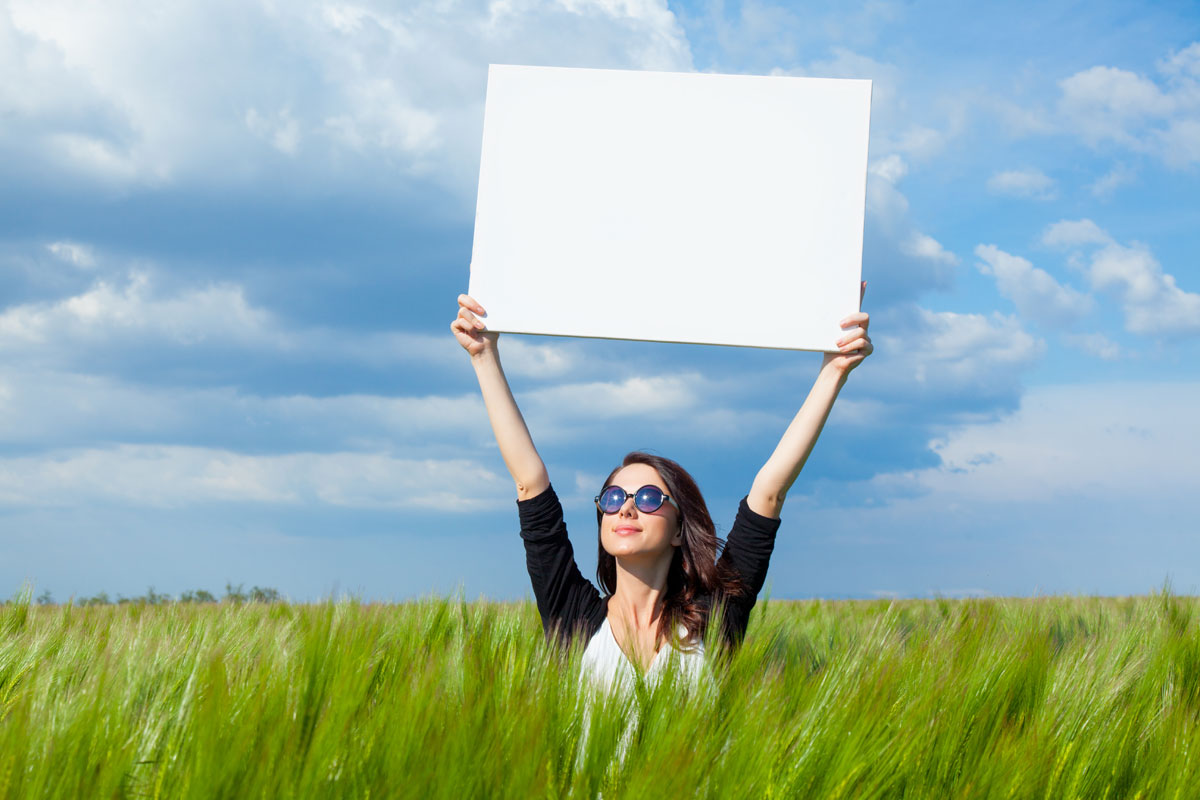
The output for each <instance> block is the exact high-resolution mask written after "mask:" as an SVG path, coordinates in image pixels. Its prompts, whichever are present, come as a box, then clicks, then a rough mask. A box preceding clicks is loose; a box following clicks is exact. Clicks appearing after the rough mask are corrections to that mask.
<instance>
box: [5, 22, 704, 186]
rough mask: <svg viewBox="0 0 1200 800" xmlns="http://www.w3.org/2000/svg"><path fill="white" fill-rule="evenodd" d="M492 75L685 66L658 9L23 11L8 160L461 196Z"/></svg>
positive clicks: (684, 47)
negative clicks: (267, 149) (360, 183)
mask: <svg viewBox="0 0 1200 800" xmlns="http://www.w3.org/2000/svg"><path fill="white" fill-rule="evenodd" d="M264 54H270V57H269V58H264ZM489 62H492V63H522V64H556V65H573V64H578V65H579V66H592V67H615V68H621V67H624V68H634V69H638V68H641V69H667V70H681V71H687V70H690V69H692V62H691V54H690V50H689V47H688V43H687V39H686V37H685V35H684V33H683V30H682V28H681V27H680V25H679V23H678V21H677V20H676V19H675V16H674V14H673V13H672V12H671V11H670V9H669V8H668V6H667V3H666V2H665V0H622V1H621V2H615V1H614V2H608V1H607V0H606V1H603V2H601V1H600V0H591V1H585V0H523V1H522V2H484V0H470V1H469V2H463V3H446V2H441V1H440V0H419V1H418V2H411V3H403V4H399V5H396V4H390V3H385V2H377V1H375V0H366V2H359V3H354V4H350V3H337V2H334V3H325V2H319V1H318V0H309V1H308V2H299V3H288V4H278V3H266V4H246V3H235V2H222V1H220V0H219V1H218V2H215V3H200V2H195V1H194V0H193V1H192V2H187V1H186V0H185V2H182V3H173V4H171V5H170V6H169V7H163V8H160V9H157V10H156V12H155V13H153V14H147V13H145V8H144V6H143V4H142V3H140V2H136V1H135V0H115V1H114V2H111V3H106V4H105V5H104V6H103V7H100V6H80V5H78V4H77V3H73V2H69V0H13V2H11V3H9V4H7V5H6V6H5V7H4V9H3V11H0V68H2V69H3V74H4V75H5V81H4V85H3V86H2V87H0V109H2V110H3V112H4V113H5V118H6V120H8V123H6V126H5V128H6V131H0V152H6V151H5V147H6V146H7V148H9V150H8V151H7V152H9V153H10V155H11V154H12V153H13V152H14V150H19V151H20V152H21V153H22V155H24V156H31V157H33V158H35V159H38V160H39V161H40V163H41V164H43V165H45V166H47V167H52V168H53V169H55V170H62V171H66V172H67V173H68V174H69V175H79V174H83V175H89V176H93V177H95V178H99V179H102V180H107V181H111V182H114V183H117V184H119V185H129V184H134V185H136V184H141V183H149V184H171V183H175V182H180V181H191V182H200V183H215V184H218V185H229V184H239V183H245V182H255V183H257V182H260V181H261V180H262V179H263V176H264V173H267V174H268V175H269V174H282V173H284V171H286V172H287V173H288V174H294V172H295V171H296V170H298V169H299V170H304V171H305V172H306V173H308V174H310V175H315V176H317V177H318V178H324V179H328V180H344V179H352V180H353V179H358V178H362V177H363V176H364V175H366V176H368V177H372V178H375V177H378V176H380V175H381V174H382V175H385V176H390V177H393V178H394V177H403V176H405V175H408V174H412V173H414V172H418V173H426V174H429V175H431V176H432V177H433V179H434V180H437V181H438V182H440V183H441V184H442V185H443V186H446V187H448V188H449V189H451V190H452V191H453V192H455V193H458V194H460V195H462V196H464V197H465V196H466V195H469V194H470V193H471V191H472V190H473V188H474V179H475V167H476V165H477V159H478V147H479V134H480V125H481V123H482V103H483V97H484V91H485V84H486V74H487V64H488V63H489ZM197 65H204V66H203V68H201V69H198V68H197ZM260 140H261V141H265V142H266V143H267V144H268V145H269V146H271V147H273V148H274V149H276V150H277V151H279V152H280V153H282V154H284V155H286V156H295V155H297V154H298V153H299V152H300V151H301V148H303V152H304V156H305V157H304V159H302V160H292V159H290V158H289V159H287V160H286V161H284V162H282V163H280V164H272V163H271V162H269V161H264V160H263V159H261V157H260V156H259V155H258V152H257V150H258V148H259V147H260V146H261V145H259V144H258V142H259V141H260Z"/></svg>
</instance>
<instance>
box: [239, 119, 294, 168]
mask: <svg viewBox="0 0 1200 800" xmlns="http://www.w3.org/2000/svg"><path fill="white" fill-rule="evenodd" d="M246 127H247V128H249V129H250V132H251V133H253V134H254V135H255V136H257V137H259V138H260V139H263V140H264V141H266V142H268V143H269V144H270V145H271V146H272V147H274V148H275V149H276V150H278V151H279V152H281V153H283V154H284V155H288V156H294V155H296V153H298V152H299V151H300V125H299V123H297V122H296V120H295V119H293V118H292V114H291V112H290V111H289V110H288V109H287V108H282V109H280V110H279V111H278V112H277V113H276V114H273V115H270V116H268V115H265V114H260V113H259V111H258V109H256V108H251V109H247V111H246Z"/></svg>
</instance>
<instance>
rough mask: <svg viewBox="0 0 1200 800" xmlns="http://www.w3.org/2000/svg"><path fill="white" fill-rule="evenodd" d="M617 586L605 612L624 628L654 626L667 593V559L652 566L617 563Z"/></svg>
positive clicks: (619, 561)
mask: <svg viewBox="0 0 1200 800" xmlns="http://www.w3.org/2000/svg"><path fill="white" fill-rule="evenodd" d="M616 561H617V586H616V589H615V590H614V591H613V595H612V599H611V600H610V601H609V608H610V609H611V610H613V611H616V612H617V614H618V615H619V616H620V618H621V619H622V620H624V622H625V624H626V625H631V626H633V627H634V628H635V629H642V630H644V629H646V628H650V627H652V626H657V625H658V617H659V614H660V612H661V611H662V601H663V599H664V596H665V595H666V592H667V573H669V572H670V570H671V561H670V560H669V559H665V560H663V559H660V560H659V561H657V562H653V563H644V562H635V563H629V562H628V561H625V560H623V559H620V558H618V559H617V560H616Z"/></svg>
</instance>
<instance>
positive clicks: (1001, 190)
mask: <svg viewBox="0 0 1200 800" xmlns="http://www.w3.org/2000/svg"><path fill="white" fill-rule="evenodd" d="M987 188H988V191H990V192H992V193H993V194H1002V195H1008V196H1010V197H1025V198H1029V199H1031V200H1051V199H1053V198H1054V196H1055V195H1056V194H1057V185H1056V184H1055V182H1054V180H1053V179H1052V178H1050V177H1049V176H1048V175H1046V174H1045V173H1044V172H1042V171H1041V170H1038V169H1033V168H1032V167H1028V168H1025V169H1013V170H1005V171H1002V172H997V173H995V174H994V175H992V177H990V178H988V181H987Z"/></svg>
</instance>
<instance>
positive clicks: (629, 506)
mask: <svg viewBox="0 0 1200 800" xmlns="http://www.w3.org/2000/svg"><path fill="white" fill-rule="evenodd" d="M617 513H618V514H620V515H621V516H622V517H633V516H636V515H637V505H636V504H635V503H634V495H629V496H628V497H626V498H625V502H624V503H622V504H621V508H620V509H619V510H618V511H617Z"/></svg>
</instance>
